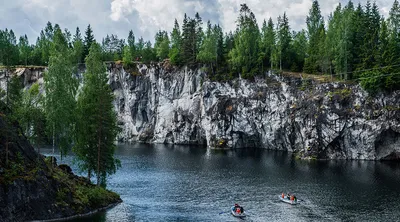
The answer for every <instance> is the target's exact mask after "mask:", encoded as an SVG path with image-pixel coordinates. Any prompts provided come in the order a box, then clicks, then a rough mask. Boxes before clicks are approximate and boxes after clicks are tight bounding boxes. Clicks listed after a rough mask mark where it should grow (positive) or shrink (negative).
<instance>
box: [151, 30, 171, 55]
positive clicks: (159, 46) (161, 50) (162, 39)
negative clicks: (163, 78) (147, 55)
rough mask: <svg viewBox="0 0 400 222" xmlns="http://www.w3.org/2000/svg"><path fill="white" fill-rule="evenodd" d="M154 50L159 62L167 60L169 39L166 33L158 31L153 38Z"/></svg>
mask: <svg viewBox="0 0 400 222" xmlns="http://www.w3.org/2000/svg"><path fill="white" fill-rule="evenodd" d="M155 41H156V42H155V43H154V50H155V51H156V54H157V58H158V60H159V61H163V60H164V59H166V58H168V54H169V37H168V33H167V32H166V31H159V32H157V34H156V36H155Z"/></svg>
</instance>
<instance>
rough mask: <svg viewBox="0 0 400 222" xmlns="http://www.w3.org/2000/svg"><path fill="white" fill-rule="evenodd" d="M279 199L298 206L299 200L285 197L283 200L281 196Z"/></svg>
mask: <svg viewBox="0 0 400 222" xmlns="http://www.w3.org/2000/svg"><path fill="white" fill-rule="evenodd" d="M279 199H280V200H281V201H283V202H285V203H288V204H291V205H296V204H297V200H290V199H289V198H288V197H287V196H284V197H283V198H282V195H279Z"/></svg>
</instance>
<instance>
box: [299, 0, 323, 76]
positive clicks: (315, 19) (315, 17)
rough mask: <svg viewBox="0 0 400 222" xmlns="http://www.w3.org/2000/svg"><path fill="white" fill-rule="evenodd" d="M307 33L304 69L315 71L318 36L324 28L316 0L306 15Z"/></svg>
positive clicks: (318, 47) (316, 67) (318, 52)
mask: <svg viewBox="0 0 400 222" xmlns="http://www.w3.org/2000/svg"><path fill="white" fill-rule="evenodd" d="M306 23H307V34H308V39H309V44H308V50H307V52H308V53H307V54H308V57H307V59H306V61H305V66H304V71H305V72H308V73H315V72H317V70H318V60H319V56H320V54H321V53H320V51H319V50H320V37H321V32H322V30H321V29H323V28H324V19H323V17H322V15H321V10H320V7H319V3H318V1H317V0H314V1H313V4H312V7H311V9H310V12H309V15H308V16H307V20H306Z"/></svg>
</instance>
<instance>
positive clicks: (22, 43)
mask: <svg viewBox="0 0 400 222" xmlns="http://www.w3.org/2000/svg"><path fill="white" fill-rule="evenodd" d="M18 48H19V58H20V60H21V62H20V64H24V65H28V59H29V57H30V52H31V48H30V46H29V40H28V36H26V35H24V36H21V37H19V42H18Z"/></svg>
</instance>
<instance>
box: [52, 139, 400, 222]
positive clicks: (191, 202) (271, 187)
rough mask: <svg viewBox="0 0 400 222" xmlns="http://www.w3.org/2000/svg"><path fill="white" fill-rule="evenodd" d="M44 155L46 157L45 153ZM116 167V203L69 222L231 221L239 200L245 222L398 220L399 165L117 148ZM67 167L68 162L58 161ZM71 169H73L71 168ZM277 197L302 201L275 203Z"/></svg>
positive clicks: (153, 147)
mask: <svg viewBox="0 0 400 222" xmlns="http://www.w3.org/2000/svg"><path fill="white" fill-rule="evenodd" d="M45 152H48V153H51V151H50V150H47V151H46V150H45ZM116 154H117V156H118V158H119V159H121V162H122V168H121V169H120V170H119V171H118V172H117V173H116V174H115V175H113V176H111V177H110V178H109V183H108V188H110V189H112V190H114V191H116V192H118V193H119V194H121V198H122V199H123V201H124V202H123V203H122V204H120V205H118V206H116V207H114V208H113V209H110V210H108V211H107V212H103V213H100V214H97V215H94V216H91V217H89V218H84V219H79V220H75V221H231V220H232V219H233V218H232V216H230V215H229V214H226V213H223V214H220V212H226V211H227V210H229V207H230V206H231V205H232V204H233V203H234V202H239V203H240V204H242V205H243V206H244V207H245V209H247V210H248V212H249V215H250V216H249V217H248V218H247V219H246V220H248V221H394V220H397V218H399V217H400V212H399V211H398V209H399V208H400V196H399V195H400V187H399V185H400V165H399V164H393V163H387V162H371V161H302V160H294V159H293V158H292V157H291V156H290V154H288V153H285V152H275V151H268V150H260V149H249V150H244V149H243V150H235V151H226V150H225V151H224V150H207V149H205V148H204V147H189V146H165V145H146V144H134V145H120V146H118V149H117V151H116ZM65 161H66V162H71V161H72V157H71V156H69V157H67V158H66V159H65ZM73 170H74V171H76V170H77V169H76V167H73ZM281 192H294V193H295V194H297V196H298V197H299V198H300V199H302V200H304V201H303V202H301V204H300V205H298V206H291V205H287V204H284V203H282V202H280V201H279V200H278V198H277V195H279V194H280V193H281Z"/></svg>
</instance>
